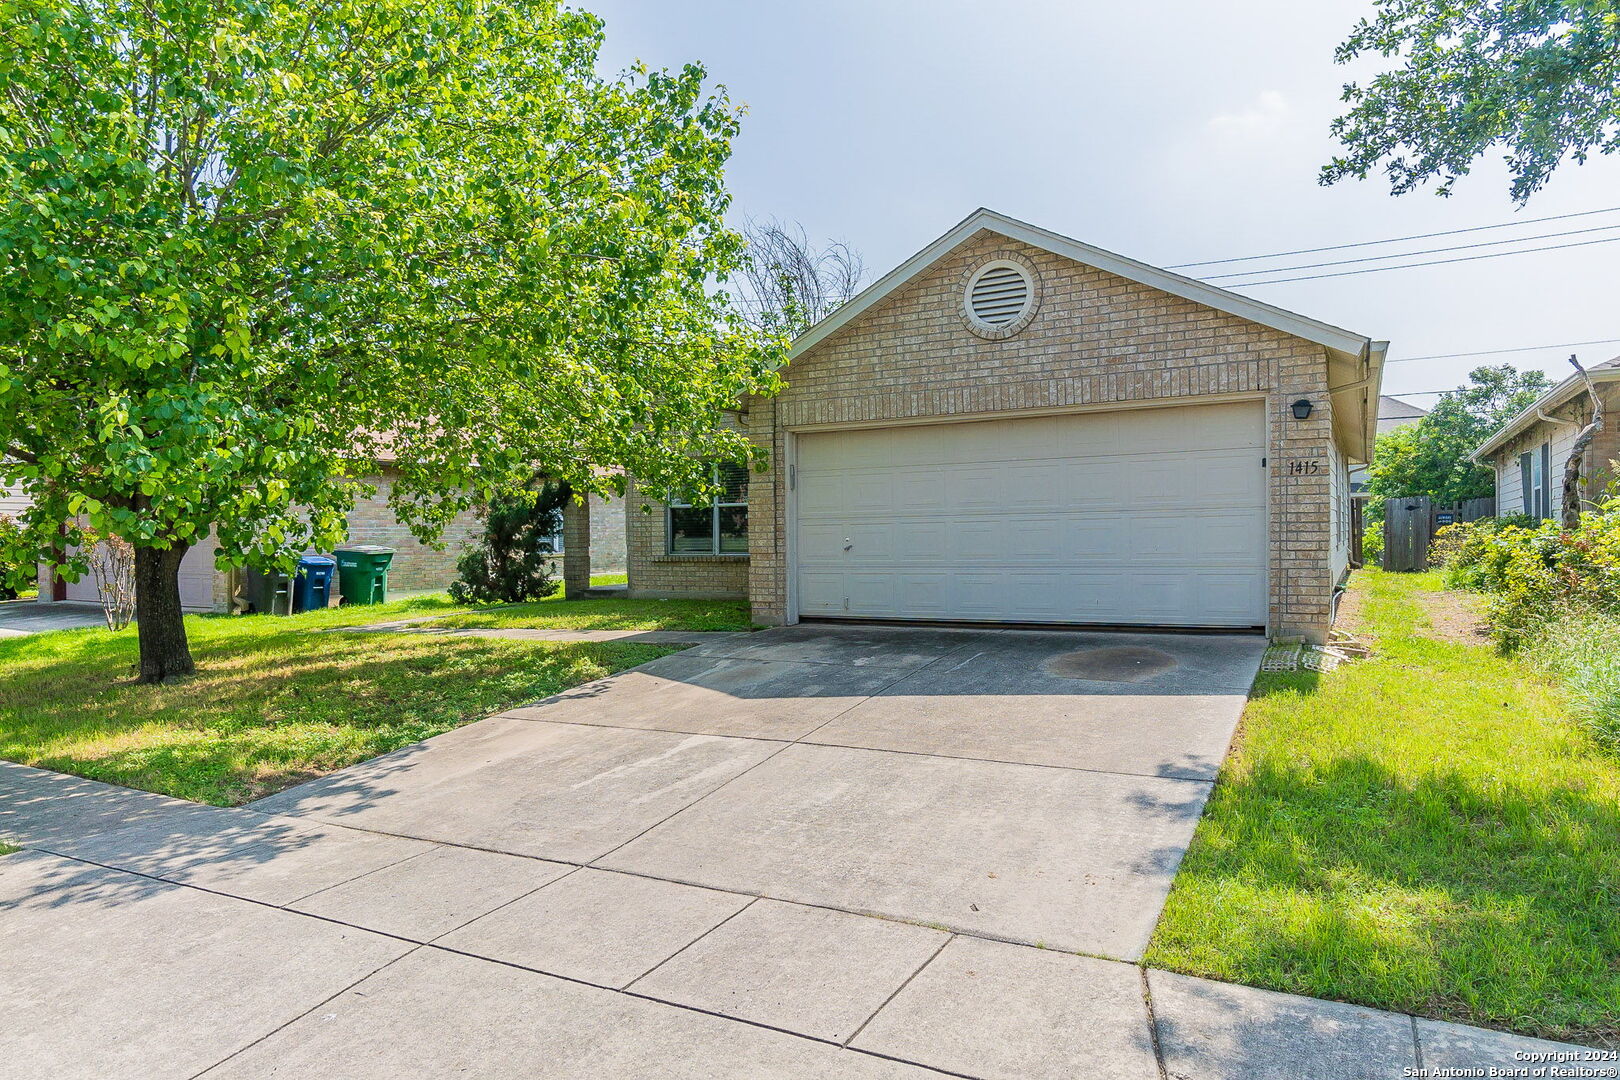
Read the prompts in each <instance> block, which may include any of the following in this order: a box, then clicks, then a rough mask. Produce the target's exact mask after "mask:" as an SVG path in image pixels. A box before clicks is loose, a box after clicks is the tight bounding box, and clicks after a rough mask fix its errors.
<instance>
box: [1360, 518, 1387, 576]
mask: <svg viewBox="0 0 1620 1080" xmlns="http://www.w3.org/2000/svg"><path fill="white" fill-rule="evenodd" d="M1361 561H1362V562H1364V563H1366V564H1367V565H1368V566H1378V565H1380V564H1381V563H1382V562H1383V561H1384V523H1383V522H1382V521H1369V522H1367V524H1366V525H1364V526H1362V529H1361Z"/></svg>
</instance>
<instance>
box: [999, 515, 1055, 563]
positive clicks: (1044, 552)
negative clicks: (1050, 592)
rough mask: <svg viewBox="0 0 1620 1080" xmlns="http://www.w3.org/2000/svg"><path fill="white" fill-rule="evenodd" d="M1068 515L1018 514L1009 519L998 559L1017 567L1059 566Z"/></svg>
mask: <svg viewBox="0 0 1620 1080" xmlns="http://www.w3.org/2000/svg"><path fill="white" fill-rule="evenodd" d="M1066 523H1067V517H1066V516H1059V515H1056V514H1049V515H1046V516H1037V515H1034V514H1018V515H1014V516H1011V517H1009V518H1008V519H1007V521H1006V524H1005V528H1004V530H1003V540H1002V550H1001V554H1000V556H999V558H1000V559H1001V560H1004V561H1007V562H1010V563H1012V564H1014V565H1029V564H1032V563H1033V564H1036V565H1040V564H1047V563H1051V564H1059V563H1062V562H1063V561H1064V559H1063V539H1064V538H1063V533H1064V528H1063V526H1064V525H1065V524H1066Z"/></svg>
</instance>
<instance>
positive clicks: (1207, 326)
mask: <svg viewBox="0 0 1620 1080" xmlns="http://www.w3.org/2000/svg"><path fill="white" fill-rule="evenodd" d="M1386 348H1387V343H1386V342H1380V341H1374V340H1372V339H1371V338H1368V337H1365V336H1362V335H1360V334H1353V333H1350V332H1349V331H1346V330H1341V329H1339V328H1337V327H1334V326H1329V325H1327V324H1325V323H1322V322H1318V321H1316V320H1314V319H1310V318H1307V317H1305V316H1302V315H1297V314H1294V313H1292V312H1288V311H1284V310H1283V309H1281V308H1278V307H1274V306H1272V305H1270V304H1266V303H1263V302H1261V301H1258V300H1254V299H1251V298H1249V297H1247V296H1240V295H1238V294H1236V293H1233V292H1229V291H1227V290H1224V289H1219V288H1216V287H1214V286H1211V285H1207V284H1205V283H1203V282H1200V281H1195V280H1193V279H1191V278H1187V277H1183V276H1181V275H1179V274H1175V273H1172V272H1170V271H1166V270H1160V269H1156V268H1154V267H1151V266H1148V265H1146V264H1143V263H1140V262H1137V261H1135V260H1132V259H1128V258H1125V257H1123V256H1120V255H1115V254H1112V253H1110V252H1106V251H1102V250H1100V249H1098V248H1094V247H1091V246H1090V245H1087V244H1083V243H1080V242H1079V241H1076V240H1071V239H1069V238H1067V237H1063V236H1059V235H1057V234H1055V233H1052V232H1049V231H1047V230H1045V229H1040V228H1037V227H1035V226H1032V225H1028V224H1025V223H1023V222H1020V221H1015V220H1013V219H1011V218H1008V217H1005V216H1003V215H1001V214H997V213H994V212H992V211H989V210H979V211H977V212H975V213H974V214H972V215H970V216H969V217H968V218H967V219H966V220H964V221H963V222H962V223H961V224H959V225H957V226H956V227H955V228H953V229H952V230H950V231H949V232H948V233H946V234H945V235H944V236H942V237H940V238H939V239H938V240H936V241H935V242H934V243H932V244H930V245H929V246H928V247H927V248H925V249H923V250H922V251H921V252H919V253H918V254H917V255H915V256H914V257H912V258H911V259H909V260H907V261H906V262H905V263H904V264H902V265H901V266H899V267H898V268H896V269H895V270H894V271H892V272H891V273H889V274H887V275H886V276H884V277H883V278H882V279H881V280H879V281H877V282H876V283H874V284H873V285H872V286H871V287H870V288H868V289H866V290H865V291H864V292H862V293H861V294H860V295H859V296H857V297H856V298H854V299H853V300H851V301H850V302H849V303H848V304H846V305H845V306H844V307H842V308H840V309H839V310H838V311H837V312H835V313H834V314H833V315H831V316H829V317H828V318H826V319H824V320H823V321H822V322H820V323H819V324H817V325H816V326H815V327H813V328H812V329H811V330H809V331H808V332H807V333H805V334H804V335H803V336H802V337H800V338H799V339H798V340H797V341H796V342H795V343H794V344H793V346H792V348H791V351H790V354H789V356H790V359H789V364H788V367H787V370H786V379H787V384H788V385H787V388H786V389H785V390H784V391H783V392H782V393H781V394H779V395H778V396H776V397H774V398H768V399H757V400H750V401H748V402H746V403H745V404H744V407H743V408H742V409H741V410H740V411H739V413H738V416H737V420H736V422H737V423H739V424H741V425H743V426H744V428H745V430H747V432H748V433H749V435H750V437H751V438H752V439H753V440H755V441H756V442H757V443H759V444H761V445H764V446H766V447H768V448H769V449H770V451H771V464H772V467H771V471H769V472H767V473H764V474H754V475H752V476H749V475H747V474H743V473H741V472H737V473H728V474H727V475H726V476H725V477H724V479H725V480H726V481H727V486H728V495H727V498H726V500H724V501H723V502H722V503H720V504H718V505H716V506H713V507H687V506H681V505H676V506H660V507H656V508H654V510H653V512H651V513H643V512H641V511H640V505H641V500H639V499H637V498H636V496H635V492H634V488H633V487H632V490H631V493H630V495H629V496H628V497H627V498H626V500H625V506H626V514H627V517H628V523H627V526H626V537H627V544H628V549H629V559H628V568H627V570H628V574H629V591H630V595H632V596H730V597H738V598H744V597H745V598H747V599H748V600H749V601H750V604H751V607H752V611H753V617H754V619H755V620H756V621H757V622H760V623H765V624H782V623H793V622H797V621H799V620H800V619H812V618H838V619H879V620H919V621H948V622H988V623H1041V624H1097V625H1132V626H1162V627H1184V628H1192V627H1199V628H1203V627H1214V628H1223V629H1243V630H1247V629H1262V630H1265V631H1268V632H1270V633H1272V634H1274V635H1299V636H1303V637H1305V638H1308V639H1312V640H1321V639H1322V638H1324V637H1325V635H1326V633H1327V630H1328V627H1329V625H1330V623H1331V620H1332V610H1333V600H1334V593H1335V588H1336V586H1337V585H1338V584H1339V583H1340V581H1341V580H1342V579H1343V577H1344V575H1345V573H1346V571H1347V569H1348V567H1349V563H1350V511H1349V482H1348V470H1349V467H1350V465H1351V464H1352V463H1354V462H1364V461H1366V460H1367V457H1368V455H1369V453H1370V451H1371V446H1372V440H1373V435H1374V429H1375V426H1376V424H1377V421H1378V411H1377V407H1376V406H1377V402H1378V393H1379V383H1380V379H1381V377H1382V370H1383V358H1384V354H1385V350H1386ZM589 525H590V514H589V512H588V511H577V510H576V511H575V512H573V513H572V514H570V515H569V516H568V523H567V525H566V526H565V531H567V532H569V534H570V537H569V543H570V545H572V546H571V547H570V550H571V551H573V552H576V553H577V552H578V551H579V549H580V548H581V547H582V546H583V544H582V542H583V540H584V536H585V533H586V530H587V528H588V526H589ZM567 569H568V576H569V588H570V591H574V590H578V589H580V588H582V587H583V584H584V581H585V580H586V578H585V577H584V575H587V574H588V572H589V566H588V564H587V563H586V561H585V560H583V559H579V560H576V561H574V562H572V563H571V565H570V566H569V567H568V568H567Z"/></svg>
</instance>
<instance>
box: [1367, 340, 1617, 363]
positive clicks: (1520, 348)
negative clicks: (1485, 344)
mask: <svg viewBox="0 0 1620 1080" xmlns="http://www.w3.org/2000/svg"><path fill="white" fill-rule="evenodd" d="M1617 344H1620V338H1599V339H1598V340H1597V341H1566V342H1563V343H1562V344H1558V345H1517V346H1515V347H1513V348H1511V349H1480V350H1478V351H1476V352H1448V353H1433V354H1431V355H1429V356H1403V357H1401V358H1400V359H1399V360H1385V361H1384V363H1385V364H1409V363H1411V362H1412V361H1414V360H1455V359H1457V358H1458V357H1469V356H1501V355H1502V354H1503V353H1516V352H1540V351H1541V350H1542V349H1575V348H1579V347H1580V346H1582V345H1617Z"/></svg>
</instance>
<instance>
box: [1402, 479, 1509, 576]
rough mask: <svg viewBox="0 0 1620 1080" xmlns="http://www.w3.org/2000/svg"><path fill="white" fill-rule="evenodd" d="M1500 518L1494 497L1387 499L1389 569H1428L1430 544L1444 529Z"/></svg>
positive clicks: (1419, 496)
mask: <svg viewBox="0 0 1620 1080" xmlns="http://www.w3.org/2000/svg"><path fill="white" fill-rule="evenodd" d="M1495 516H1496V500H1495V499H1493V498H1484V499H1469V500H1467V501H1465V502H1459V503H1436V502H1434V501H1433V500H1432V499H1430V498H1429V497H1428V496H1427V495H1414V496H1408V497H1404V498H1394V497H1391V498H1387V499H1385V500H1384V559H1383V567H1384V569H1385V570H1407V571H1412V570H1427V569H1428V568H1429V544H1430V542H1431V541H1432V540H1434V534H1435V532H1436V531H1438V530H1439V529H1440V528H1441V527H1443V526H1446V525H1450V524H1453V523H1454V522H1458V521H1478V520H1479V519H1480V518H1488V517H1495Z"/></svg>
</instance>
